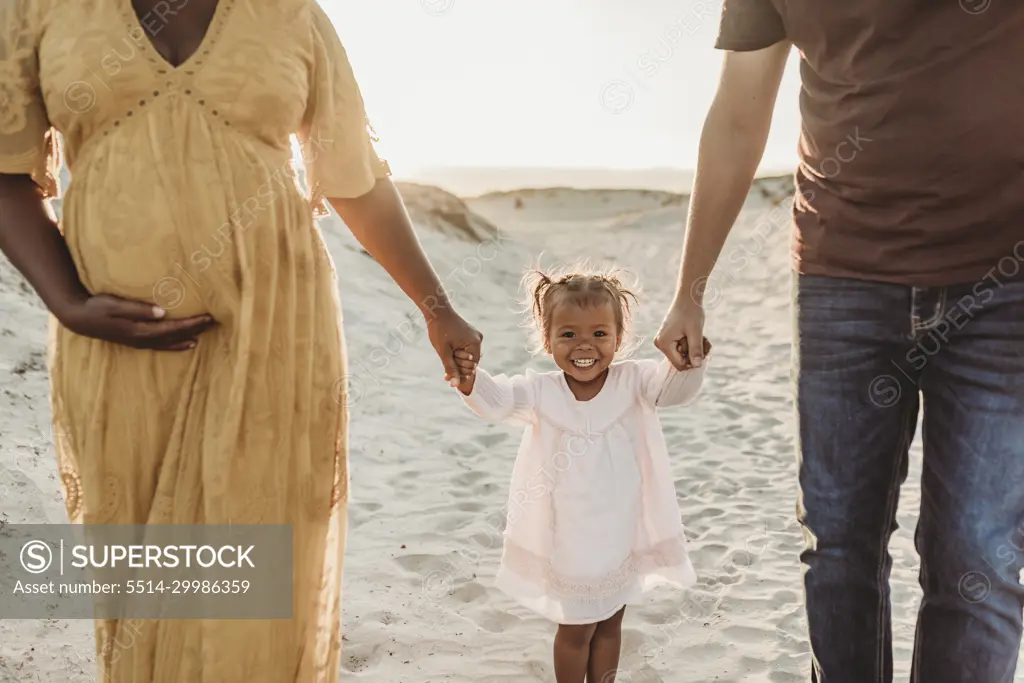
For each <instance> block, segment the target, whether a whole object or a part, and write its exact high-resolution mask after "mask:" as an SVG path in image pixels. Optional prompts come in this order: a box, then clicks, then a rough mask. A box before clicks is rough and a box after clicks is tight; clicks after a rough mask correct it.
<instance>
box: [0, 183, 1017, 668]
mask: <svg viewBox="0 0 1024 683" xmlns="http://www.w3.org/2000/svg"><path fill="white" fill-rule="evenodd" d="M790 189H791V185H789V184H788V183H787V181H786V180H785V179H783V180H777V181H775V180H759V181H757V184H755V186H754V188H752V191H751V194H750V197H749V199H748V201H747V204H746V208H745V210H744V212H743V214H742V216H741V219H740V223H739V225H738V226H737V228H736V229H735V230H734V231H733V234H732V236H731V237H730V240H729V242H728V244H727V245H726V249H725V251H724V252H723V256H722V260H721V261H720V266H719V268H718V270H717V271H716V275H715V276H714V277H713V278H712V281H711V283H710V285H709V293H708V294H707V303H708V321H707V327H706V334H707V336H708V338H709V339H711V341H712V342H713V343H714V345H715V359H714V365H713V367H712V368H711V369H710V370H709V375H708V378H707V383H706V385H705V390H704V393H703V395H702V397H701V398H700V399H699V400H698V401H697V402H696V403H695V404H694V405H692V406H690V407H688V408H683V409H674V410H667V411H663V413H662V421H663V425H664V428H665V433H666V437H667V440H668V445H669V449H670V454H671V457H672V461H673V473H674V476H675V483H676V490H677V491H678V496H679V503H680V507H681V509H682V514H683V521H684V524H685V526H686V529H687V533H688V537H689V541H690V547H691V554H692V557H693V561H694V564H695V566H696V569H697V572H698V575H699V577H700V579H699V583H698V585H697V586H696V587H695V588H694V589H692V590H689V591H674V590H669V589H662V590H660V591H658V592H657V593H655V594H653V595H651V596H650V598H649V599H648V600H647V601H646V602H645V603H644V604H643V605H640V606H637V607H635V608H630V609H628V610H627V612H626V616H625V621H624V626H623V655H622V662H621V666H620V668H621V669H622V673H621V674H620V676H619V679H618V680H619V683H662V682H664V683H698V682H699V683H705V682H708V681H718V682H719V683H733V682H739V681H744V682H746V681H750V682H762V681H763V682H771V683H797V682H802V681H807V680H809V666H810V655H809V647H808V642H807V637H806V631H805V619H804V615H803V609H802V587H801V570H800V565H799V560H798V554H799V551H800V550H801V548H802V543H803V541H802V536H801V533H800V529H799V527H798V525H797V524H796V521H795V505H796V499H797V487H796V464H795V457H794V427H795V425H794V415H793V404H792V393H791V383H790V342H791V318H790V294H789V292H790V270H789V260H788V248H789V239H790V236H789V235H790V233H789V216H788V213H789V202H788V200H787V196H788V192H789V191H790ZM404 194H405V195H406V196H407V198H408V199H409V201H410V213H411V214H412V216H413V217H414V219H415V220H416V222H417V226H418V231H419V234H420V238H421V240H422V242H423V244H424V247H425V249H426V250H427V252H428V254H429V256H430V258H431V260H432V261H433V262H434V264H435V266H436V268H437V270H438V271H439V273H440V274H441V276H442V279H443V280H444V282H445V285H446V287H447V288H448V289H449V291H450V293H451V295H452V297H453V299H454V300H455V302H456V304H457V306H458V308H459V309H460V311H461V312H462V313H463V315H465V316H466V317H467V318H468V319H469V320H470V321H471V322H472V323H473V324H474V325H476V326H477V328H478V329H480V331H481V332H483V334H484V356H483V364H484V366H485V367H486V368H487V369H488V370H490V371H492V372H508V373H512V372H519V371H522V370H523V369H525V368H526V367H533V368H536V369H544V370H550V369H553V368H554V366H553V364H551V363H550V361H549V360H548V359H546V358H531V357H530V356H529V354H528V353H527V351H526V344H527V336H526V333H525V331H524V330H523V329H522V328H521V327H520V322H521V318H520V316H519V313H518V308H517V305H518V301H517V296H518V283H519V278H520V277H521V275H522V273H523V270H524V268H527V267H529V266H531V265H535V264H537V263H538V261H539V262H540V263H541V264H542V265H550V264H553V263H557V262H559V261H561V260H563V259H573V258H576V257H578V256H586V257H590V258H593V259H595V260H597V261H599V262H600V261H603V260H605V259H614V261H615V262H617V263H618V264H620V265H621V266H623V267H624V268H627V269H629V270H631V271H632V272H634V273H635V274H636V275H638V276H639V277H640V278H641V280H642V284H643V292H642V300H641V305H640V308H639V311H638V315H637V331H638V332H639V333H641V334H642V335H644V336H645V341H644V343H643V345H642V346H641V348H640V351H639V352H638V354H637V355H638V356H640V357H649V358H658V357H659V356H658V354H657V351H656V350H655V349H654V347H653V345H652V344H651V339H652V338H653V335H654V333H655V332H656V331H657V327H658V323H659V322H660V319H661V316H662V315H663V314H664V310H665V307H666V305H667V303H668V301H669V298H670V296H671V295H672V287H673V283H674V281H675V277H676V271H677V267H678V259H679V250H680V246H681V243H682V235H683V228H682V225H683V220H684V216H685V210H686V201H687V199H686V197H685V196H680V195H672V194H669V193H665V192H643V191H637V190H623V191H611V190H607V191H606V190H588V191H577V190H569V189H557V188H556V189H549V190H543V189H542V190H524V191H519V192H506V193H500V194H492V195H485V196H482V197H476V198H472V199H467V200H466V201H465V202H462V201H460V200H458V199H456V198H454V197H452V196H450V195H446V194H444V193H442V192H440V191H439V190H433V189H431V188H424V187H416V188H414V187H406V188H405V189H404ZM321 226H322V229H323V230H324V233H325V236H326V239H327V242H328V246H329V248H330V251H331V253H332V255H333V258H334V260H335V263H336V265H337V268H338V272H339V275H340V278H341V297H342V304H343V307H344V313H345V329H346V338H347V343H348V355H349V359H350V369H349V371H350V375H349V377H348V381H349V383H350V386H351V392H352V404H351V412H352V429H351V439H350V441H351V455H350V462H351V478H352V489H351V507H350V528H349V543H348V553H347V559H346V564H345V578H344V617H343V621H344V651H343V654H342V664H343V668H342V672H341V680H343V681H360V682H362V683H399V682H401V683H441V682H442V681H443V682H447V683H470V682H477V681H488V683H499V682H502V681H507V682H510V683H511V682H512V681H515V682H516V683H526V682H529V681H553V680H554V676H553V673H552V666H551V642H552V641H551V639H552V634H553V632H554V626H553V625H552V624H550V623H548V622H546V621H545V620H543V619H541V618H539V617H536V616H534V615H532V614H531V613H529V612H527V611H526V610H524V609H522V608H519V607H517V606H515V605H514V604H513V603H512V602H511V601H510V600H508V599H507V598H505V597H504V596H503V595H502V594H500V593H498V592H497V591H496V590H495V589H494V588H492V585H491V584H492V580H493V577H494V573H495V570H496V568H497V563H498V559H499V557H500V547H501V537H500V532H501V528H502V514H503V505H504V502H505V500H506V497H507V494H508V483H509V476H510V473H511V469H512V463H513V459H514V457H515V453H516V448H517V446H518V443H519V440H520V436H521V433H520V432H519V431H518V430H516V429H513V428H508V427H504V426H500V425H498V426H495V425H490V424H487V423H484V422H482V421H480V420H479V419H478V418H476V417H475V416H474V415H472V414H471V413H470V412H469V410H468V409H467V408H466V407H465V406H464V405H463V404H462V402H461V401H460V399H459V397H458V395H457V394H456V393H455V390H453V389H451V388H450V387H449V386H448V385H447V384H446V383H445V382H444V381H443V369H442V367H441V364H440V361H439V360H438V359H437V358H436V356H435V355H434V352H433V350H432V349H431V348H430V345H429V343H428V341H427V339H426V336H425V334H424V330H423V326H422V322H421V318H420V317H419V316H418V315H417V314H416V313H415V310H414V308H413V306H412V305H411V304H410V303H409V302H408V301H407V300H406V299H405V298H404V296H403V295H402V293H401V292H400V291H399V289H398V288H397V286H395V285H394V284H393V283H392V282H391V280H390V279H389V278H388V277H387V275H386V274H385V273H384V272H383V270H382V269H381V268H380V267H379V266H378V265H377V264H376V262H375V261H374V260H373V259H372V258H370V257H369V256H368V255H367V254H365V253H364V252H363V251H362V250H361V249H360V248H359V246H358V244H356V242H355V241H354V239H353V238H352V237H351V235H349V234H348V232H347V231H346V230H345V229H344V226H343V225H341V224H340V222H338V220H337V219H336V218H331V219H325V221H324V222H323V223H322V224H321ZM46 321H47V316H46V313H45V311H44V309H43V307H42V305H41V303H40V302H39V300H38V298H37V297H35V295H34V294H32V292H31V291H30V290H29V288H28V287H27V285H25V284H24V283H23V282H22V280H21V278H20V276H18V275H17V273H16V272H15V271H14V270H13V268H12V267H11V266H10V264H8V263H7V262H6V261H3V260H0V377H2V384H0V387H2V392H0V524H20V523H33V522H35V523H39V522H53V523H57V522H63V521H64V508H63V504H62V502H61V499H60V492H59V485H58V479H57V475H56V472H57V468H56V463H55V461H54V456H53V452H52V446H51V445H50V439H49V436H50V430H49V427H48V420H49V404H48V387H47V375H46V369H45V355H44V353H45V336H46ZM867 390H868V388H867V387H865V391H867ZM920 453H921V451H920V439H919V438H918V440H917V442H916V443H915V446H914V448H913V449H912V451H911V470H910V476H909V478H908V482H907V485H906V486H905V487H904V489H903V492H902V495H901V499H900V513H899V522H900V529H899V531H897V533H896V534H895V537H894V539H893V542H892V544H891V551H892V554H893V557H894V568H893V579H892V584H893V598H892V599H893V614H894V636H895V642H896V645H895V661H896V679H897V680H903V681H905V680H907V678H908V675H909V674H908V672H909V667H910V656H911V647H912V638H913V630H914V619H915V616H916V610H917V606H918V602H919V600H920V590H919V588H918V586H917V575H916V571H917V570H916V566H917V556H916V553H915V552H914V548H913V529H914V524H915V521H916V517H917V511H918V508H919V505H920V488H919V484H918V481H919V477H920V463H921V457H920ZM92 648H93V645H92V626H91V623H90V622H88V621H67V620H60V619H48V620H33V621H24V620H23V621H4V622H2V623H0V682H6V681H19V682H20V681H32V682H36V681H40V682H50V681H54V682H56V681H61V682H62V683H79V682H82V683H84V682H85V681H92V680H93V678H92V670H91V668H90V666H91V661H92ZM1018 680H1024V677H1022V676H1018Z"/></svg>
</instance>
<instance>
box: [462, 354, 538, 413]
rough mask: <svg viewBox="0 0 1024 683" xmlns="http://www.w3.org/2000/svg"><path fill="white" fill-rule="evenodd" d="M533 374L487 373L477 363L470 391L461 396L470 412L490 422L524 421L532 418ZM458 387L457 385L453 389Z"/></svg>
mask: <svg viewBox="0 0 1024 683" xmlns="http://www.w3.org/2000/svg"><path fill="white" fill-rule="evenodd" d="M533 378H534V375H533V374H532V373H530V372H527V374H526V375H513V376H512V377H509V376H507V375H491V374H489V373H488V372H487V371H486V370H484V369H483V368H481V367H478V368H477V370H476V382H474V384H473V392H472V393H471V394H470V395H469V396H466V395H464V394H462V392H459V395H460V396H462V400H463V401H464V402H465V403H466V405H467V406H469V409H470V410H472V411H473V412H474V413H476V414H477V415H479V416H480V417H482V418H484V419H485V420H490V421H493V422H504V423H506V424H513V425H527V424H531V423H533V422H534V421H535V420H536V406H537V396H536V394H537V389H536V383H535V382H534V381H533ZM456 391H458V389H456Z"/></svg>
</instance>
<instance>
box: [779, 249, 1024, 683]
mask: <svg viewBox="0 0 1024 683" xmlns="http://www.w3.org/2000/svg"><path fill="white" fill-rule="evenodd" d="M1011 260H1013V259H1012V258H1011ZM1004 261H1005V259H1004ZM1014 263H1015V264H1016V265H1017V266H1018V267H1019V268H1020V269H1024V265H1022V264H1020V263H1017V262H1016V261H1014ZM1004 265H1005V264H1004ZM1011 270H1012V268H1010V267H1008V266H1007V267H1006V274H1009V273H1010V271H1011ZM794 297H795V301H794V304H795V305H794V315H795V322H796V341H795V344H794V382H795V385H796V392H797V409H798V414H799V425H800V426H799V441H798V458H799V476H800V501H799V504H798V515H799V521H800V523H801V525H802V526H803V529H804V535H805V539H806V549H805V551H804V552H803V553H802V554H801V560H802V562H803V564H804V566H805V570H806V571H805V575H804V588H805V591H806V603H807V619H808V627H809V630H810V640H811V649H812V656H813V662H812V667H813V674H812V681H814V682H815V683H889V682H890V681H892V629H891V616H890V600H889V572H890V568H891V566H892V559H891V557H890V556H889V552H888V548H887V546H888V541H889V538H890V536H891V534H892V533H893V531H895V529H896V522H895V516H896V505H897V500H898V498H899V489H900V485H901V484H902V483H903V481H904V480H905V479H906V476H907V451H908V449H909V446H910V443H911V440H912V439H913V436H914V432H915V427H916V424H917V417H918V410H919V408H920V407H921V406H922V405H923V408H924V418H923V426H922V430H923V436H924V444H923V446H924V463H923V467H924V469H923V474H922V481H921V511H920V517H919V522H918V526H917V530H916V533H915V543H916V546H917V551H918V553H919V555H920V559H921V570H920V583H921V587H922V588H923V591H924V597H923V601H922V604H921V609H920V613H919V615H918V623H917V634H916V638H915V643H914V655H913V657H914V661H913V669H912V675H911V680H912V681H913V683H1012V681H1013V676H1014V670H1015V668H1016V665H1017V653H1018V650H1019V648H1020V641H1021V615H1022V611H1024V590H1022V587H1021V584H1020V581H1019V573H1020V570H1021V568H1022V567H1024V282H1022V281H1021V279H1020V277H1017V278H1016V279H1015V280H1008V279H1007V277H1006V275H1005V274H1003V273H1002V272H1001V271H999V270H995V271H994V272H993V275H992V277H990V278H986V279H985V280H983V281H982V282H979V283H972V284H967V285H962V286H950V287H936V288H913V287H905V286H899V285H891V284H882V283H874V282H864V281H859V280H850V279H842V278H831V277H820V276H807V275H797V276H795V279H794Z"/></svg>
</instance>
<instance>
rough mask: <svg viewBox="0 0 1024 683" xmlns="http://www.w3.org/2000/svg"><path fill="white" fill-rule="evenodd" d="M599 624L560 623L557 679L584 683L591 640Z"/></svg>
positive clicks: (558, 681)
mask: <svg viewBox="0 0 1024 683" xmlns="http://www.w3.org/2000/svg"><path fill="white" fill-rule="evenodd" d="M596 630H597V624H583V625H579V626H575V625H574V626H568V625H565V624H559V626H558V632H557V633H555V681H557V683H583V682H584V680H585V678H586V675H587V660H588V659H589V658H590V640H591V638H593V637H594V631H596Z"/></svg>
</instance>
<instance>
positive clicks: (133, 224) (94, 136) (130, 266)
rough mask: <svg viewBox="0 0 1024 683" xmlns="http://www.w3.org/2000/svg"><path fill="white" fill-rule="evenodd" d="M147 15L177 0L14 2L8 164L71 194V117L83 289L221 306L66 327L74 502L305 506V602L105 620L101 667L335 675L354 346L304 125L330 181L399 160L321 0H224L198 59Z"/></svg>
mask: <svg viewBox="0 0 1024 683" xmlns="http://www.w3.org/2000/svg"><path fill="white" fill-rule="evenodd" d="M162 4H167V3H162ZM173 5H174V3H170V6H172V7H173ZM141 21H145V22H160V21H166V17H164V16H159V15H154V16H151V17H136V15H135V14H134V12H133V10H132V6H131V0H91V1H90V2H81V1H80V0H5V2H3V3H0V173H7V174H12V173H13V174H32V176H33V177H34V178H35V179H36V182H37V183H39V185H40V187H42V188H43V189H44V190H45V191H46V192H47V194H48V195H50V196H55V195H56V194H57V192H58V187H57V181H56V168H57V162H58V149H57V146H56V144H55V139H56V136H55V135H54V131H59V132H60V134H61V138H62V139H63V143H64V147H63V150H61V151H62V152H63V153H64V154H65V155H66V161H67V164H68V168H69V170H70V173H71V182H70V183H69V185H68V187H67V188H66V193H65V195H64V197H63V216H62V221H61V230H62V232H63V234H64V236H65V239H66V241H67V244H68V247H69V249H70V251H71V254H72V256H73V258H74V260H75V263H76V265H77V267H78V270H79V273H80V276H81V278H82V281H83V282H84V284H85V285H86V287H88V288H89V290H90V291H91V292H93V293H108V294H115V295H119V296H123V297H128V298H133V299H140V300H143V301H155V302H156V303H158V304H160V305H162V306H163V307H164V308H166V309H167V310H168V312H169V315H170V316H172V317H182V316H188V315H194V314H198V313H204V312H208V313H210V314H212V315H213V316H214V318H216V320H217V321H218V323H219V325H218V327H216V328H215V329H213V330H211V331H209V332H206V333H205V334H204V335H203V336H202V337H201V338H200V341H199V345H198V346H197V347H196V348H195V349H194V350H192V351H187V352H180V353H173V352H150V351H140V350H135V349H131V348H128V347H122V346H117V345H113V344H109V343H106V342H102V341H98V340H94V339H89V338H84V337H80V336H77V335H74V334H72V333H70V332H69V331H68V330H66V329H64V328H62V327H60V326H59V325H55V326H54V329H53V330H52V334H51V349H50V371H51V381H52V398H53V416H54V433H55V435H56V437H57V439H56V440H57V442H58V444H57V446H58V447H57V451H58V460H59V468H60V475H61V480H62V483H63V487H64V494H65V500H66V504H67V510H68V516H69V518H70V519H72V520H73V521H80V522H85V523H87V524H88V523H96V524H98V523H117V524H129V523H131V524H140V523H174V524H179V523H225V524H226V523H233V524H252V523H284V524H291V525H292V527H293V561H294V603H293V604H294V612H293V614H294V616H293V618H291V619H285V620H279V621H270V620H267V621H261V620H174V621H142V622H140V621H134V622H132V623H131V624H130V625H129V624H126V623H125V622H119V621H102V622H98V623H97V625H96V632H97V651H98V660H99V665H100V667H101V669H102V672H103V678H102V679H101V680H103V681H105V682H107V683H184V682H186V681H187V682H189V683H193V682H195V683H200V682H205V683H234V682H238V683H242V682H243V681H244V682H254V683H259V682H266V683H271V682H273V683H282V682H289V681H293V682H296V683H312V682H316V683H326V682H330V683H334V682H335V681H336V680H337V678H338V664H339V651H340V632H339V628H340V592H341V567H342V556H343V553H344V547H345V530H346V523H345V505H346V501H347V498H348V474H347V464H346V463H347V456H346V426H347V424H346V421H347V415H346V411H345V409H344V400H345V388H344V382H343V380H342V379H341V378H343V377H344V369H345V354H344V349H343V343H342V334H341V316H340V310H339V299H338V294H337V283H336V274H335V271H334V268H333V266H332V264H331V261H330V257H329V255H328V254H327V252H326V249H325V248H324V245H323V242H322V238H321V235H320V233H319V231H318V228H317V226H316V224H315V223H314V220H313V212H312V211H311V207H310V197H309V196H306V195H305V194H304V193H303V191H302V190H301V188H300V187H299V185H298V183H297V182H296V179H295V172H294V169H293V168H292V165H291V158H292V148H291V141H292V139H293V136H296V137H297V139H298V141H299V142H300V143H301V145H302V153H303V159H304V161H305V168H306V172H307V174H308V177H307V181H308V184H309V185H310V186H312V187H313V188H314V190H313V192H312V194H313V198H312V200H313V202H314V203H319V201H320V199H321V198H324V197H339V198H345V197H356V196H360V195H362V194H364V193H366V192H368V191H369V190H370V189H371V188H372V187H373V185H374V182H375V179H376V178H380V177H383V176H386V175H387V174H388V169H387V164H386V163H385V162H383V161H382V160H381V159H379V158H378V156H377V155H376V154H375V152H374V149H373V144H372V140H371V138H370V136H369V134H368V132H367V125H366V116H365V112H364V107H363V101H362V98H361V96H360V92H359V88H358V87H357V84H356V81H355V78H354V75H353V72H352V69H351V67H350V64H349V61H348V58H347V56H346V53H345V50H344V48H343V46H342V44H341V42H340V41H339V39H338V36H337V34H336V32H335V30H334V27H333V26H332V25H331V22H330V21H329V19H328V18H327V17H326V15H325V14H324V12H323V11H322V9H321V8H320V7H319V6H318V5H317V4H316V2H314V1H313V0H276V1H275V2H262V1H258V0H221V1H220V4H219V6H218V8H217V12H216V15H215V17H214V19H213V22H212V24H211V25H210V28H209V30H208V32H207V34H206V37H205V39H204V40H203V43H202V44H201V46H200V47H199V48H198V50H197V51H196V53H195V54H194V55H193V56H192V57H191V58H190V59H188V60H187V61H186V62H185V63H183V64H182V65H180V66H178V67H172V66H171V65H170V64H168V63H167V62H166V61H165V60H164V59H163V58H162V57H161V56H160V55H159V54H158V53H157V52H156V50H155V49H154V48H153V47H152V44H151V43H150V42H149V40H148V38H147V37H146V35H145V33H144V32H143V30H142V26H141V23H140V22H141ZM126 633H130V640H131V645H130V646H125V645H124V643H125V641H126V640H127V639H128V636H127V635H126Z"/></svg>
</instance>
